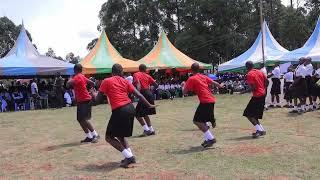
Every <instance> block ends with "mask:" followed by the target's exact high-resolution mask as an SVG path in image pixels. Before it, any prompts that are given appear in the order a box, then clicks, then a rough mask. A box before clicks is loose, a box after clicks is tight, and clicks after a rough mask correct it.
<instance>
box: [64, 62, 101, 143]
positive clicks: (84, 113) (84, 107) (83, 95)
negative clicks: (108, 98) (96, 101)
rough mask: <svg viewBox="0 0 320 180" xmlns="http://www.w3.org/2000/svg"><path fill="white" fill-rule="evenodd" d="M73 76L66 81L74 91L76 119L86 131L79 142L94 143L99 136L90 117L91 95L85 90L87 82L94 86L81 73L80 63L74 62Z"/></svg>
mask: <svg viewBox="0 0 320 180" xmlns="http://www.w3.org/2000/svg"><path fill="white" fill-rule="evenodd" d="M74 73H75V75H74V77H73V78H72V79H71V80H70V81H68V83H67V86H68V87H70V86H72V87H73V89H74V92H75V97H76V102H77V120H78V122H79V124H80V126H81V128H82V129H83V131H84V132H85V133H86V135H87V137H86V138H85V139H84V140H82V141H81V143H86V142H92V143H96V142H97V139H98V138H100V136H99V135H98V133H97V132H96V131H95V130H94V128H93V126H92V124H91V123H90V121H89V120H90V119H91V103H92V102H91V100H92V97H91V95H90V94H89V92H88V90H87V84H88V85H90V86H92V87H93V86H94V82H92V81H90V80H89V79H87V78H86V77H85V76H84V75H83V74H82V66H81V64H76V65H75V66H74Z"/></svg>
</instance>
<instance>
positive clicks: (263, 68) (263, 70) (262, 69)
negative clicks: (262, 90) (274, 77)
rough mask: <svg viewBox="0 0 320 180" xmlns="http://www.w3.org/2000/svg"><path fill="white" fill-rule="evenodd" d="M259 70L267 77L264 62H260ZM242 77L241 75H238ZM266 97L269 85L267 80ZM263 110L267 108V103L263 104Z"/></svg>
mask: <svg viewBox="0 0 320 180" xmlns="http://www.w3.org/2000/svg"><path fill="white" fill-rule="evenodd" d="M260 71H261V72H262V73H263V74H264V76H265V77H266V78H267V79H268V72H267V68H266V67H265V66H264V63H260ZM240 78H241V79H242V77H240ZM266 83H267V84H266V99H267V95H268V86H269V80H267V82H266ZM265 102H267V100H265ZM264 110H265V111H266V110H269V107H268V104H267V103H265V104H264Z"/></svg>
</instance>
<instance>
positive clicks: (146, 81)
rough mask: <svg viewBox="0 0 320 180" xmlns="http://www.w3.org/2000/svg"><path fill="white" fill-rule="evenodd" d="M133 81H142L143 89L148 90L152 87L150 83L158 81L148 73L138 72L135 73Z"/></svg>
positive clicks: (135, 82)
mask: <svg viewBox="0 0 320 180" xmlns="http://www.w3.org/2000/svg"><path fill="white" fill-rule="evenodd" d="M133 82H134V84H137V83H138V82H140V84H141V90H146V89H149V88H150V85H151V84H153V83H155V82H156V81H155V80H154V79H153V78H152V77H151V76H150V75H149V74H147V73H144V72H137V73H134V75H133Z"/></svg>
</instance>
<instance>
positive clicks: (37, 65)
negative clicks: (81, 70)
mask: <svg viewBox="0 0 320 180" xmlns="http://www.w3.org/2000/svg"><path fill="white" fill-rule="evenodd" d="M73 67H74V65H73V64H71V63H67V62H64V61H62V60H58V59H54V58H51V57H47V56H43V55H40V54H39V52H38V51H37V49H36V48H35V47H34V46H33V44H32V43H31V41H30V39H29V37H28V36H27V33H26V30H25V28H24V25H23V24H22V27H21V30H20V34H19V36H18V38H17V41H16V43H15V45H14V47H13V48H12V49H11V50H10V51H9V53H8V54H7V55H6V56H5V57H4V58H2V59H0V76H1V77H2V78H4V77H19V76H20V77H21V76H28V77H31V76H52V75H55V74H56V73H58V72H59V73H60V74H61V75H73V74H74V72H73Z"/></svg>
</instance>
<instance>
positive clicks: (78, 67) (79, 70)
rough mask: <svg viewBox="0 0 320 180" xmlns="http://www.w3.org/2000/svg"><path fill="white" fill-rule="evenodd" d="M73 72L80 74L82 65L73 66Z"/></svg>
mask: <svg viewBox="0 0 320 180" xmlns="http://www.w3.org/2000/svg"><path fill="white" fill-rule="evenodd" d="M73 70H74V73H75V74H78V73H82V65H81V64H76V65H74V67H73Z"/></svg>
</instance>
